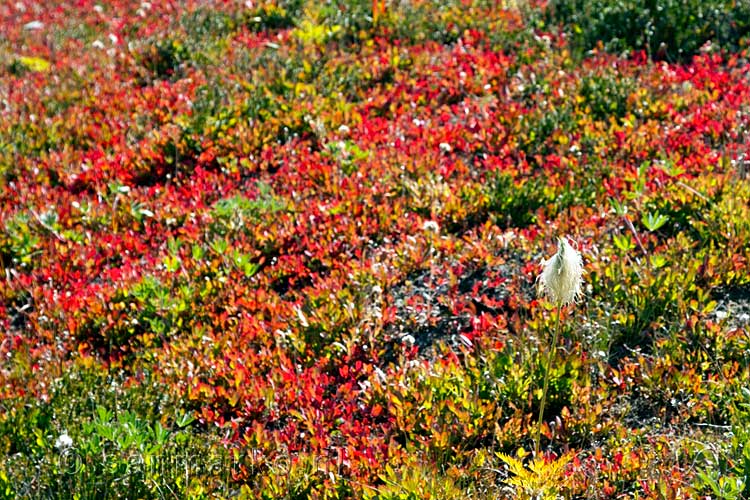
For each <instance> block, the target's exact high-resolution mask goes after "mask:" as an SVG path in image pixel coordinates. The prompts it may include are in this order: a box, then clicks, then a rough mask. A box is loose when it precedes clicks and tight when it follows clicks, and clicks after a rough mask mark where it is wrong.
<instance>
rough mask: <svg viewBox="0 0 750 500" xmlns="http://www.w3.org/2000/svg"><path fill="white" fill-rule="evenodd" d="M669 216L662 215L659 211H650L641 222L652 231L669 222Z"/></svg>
mask: <svg viewBox="0 0 750 500" xmlns="http://www.w3.org/2000/svg"><path fill="white" fill-rule="evenodd" d="M668 220H669V217H667V216H666V215H662V214H660V213H659V212H649V213H648V214H644V215H643V216H642V217H641V222H642V223H643V225H644V227H645V228H646V229H648V230H649V231H651V232H654V231H656V230H658V229H659V228H660V227H662V226H663V225H664V224H666V223H667V221H668Z"/></svg>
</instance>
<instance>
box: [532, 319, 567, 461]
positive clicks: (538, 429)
mask: <svg viewBox="0 0 750 500" xmlns="http://www.w3.org/2000/svg"><path fill="white" fill-rule="evenodd" d="M561 313H562V304H558V305H557V316H555V334H554V336H553V338H552V345H550V346H549V349H547V360H546V363H545V365H546V366H545V368H544V387H543V389H542V400H541V402H540V403H539V422H537V426H536V440H535V441H534V457H535V458H536V457H538V456H539V448H540V447H541V441H542V424H543V423H544V405H545V403H546V402H547V389H548V388H549V372H550V369H551V368H552V358H553V357H554V356H555V352H556V351H557V339H558V337H559V336H560V315H561Z"/></svg>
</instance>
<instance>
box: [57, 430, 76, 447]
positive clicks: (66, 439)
mask: <svg viewBox="0 0 750 500" xmlns="http://www.w3.org/2000/svg"><path fill="white" fill-rule="evenodd" d="M71 446H73V439H72V438H71V437H70V436H68V433H67V432H63V433H62V434H60V437H58V438H57V441H55V448H57V449H58V450H60V451H63V450H66V449H68V448H70V447H71Z"/></svg>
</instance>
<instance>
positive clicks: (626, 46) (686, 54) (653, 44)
mask: <svg viewBox="0 0 750 500" xmlns="http://www.w3.org/2000/svg"><path fill="white" fill-rule="evenodd" d="M546 16H547V20H548V22H551V23H555V24H562V26H563V29H565V30H566V31H568V32H570V34H571V37H572V40H573V44H574V46H575V47H576V48H577V49H578V50H580V51H586V50H590V49H592V48H594V47H596V46H597V44H598V43H599V42H602V43H603V44H604V48H605V49H607V50H610V51H615V52H622V51H631V50H646V51H647V52H648V53H649V55H651V56H652V57H654V58H656V59H667V60H681V61H685V60H689V59H690V58H691V57H692V56H693V55H695V54H696V53H698V51H699V50H700V48H701V47H702V46H703V45H704V44H706V42H709V41H711V42H712V43H716V44H718V45H719V46H721V47H723V48H727V49H730V50H732V49H736V48H738V47H739V46H741V45H742V44H743V39H744V38H746V37H747V36H748V34H749V33H750V3H747V2H736V1H731V0H708V1H704V0H593V1H589V0H552V1H551V2H550V4H549V6H548V9H547V11H546Z"/></svg>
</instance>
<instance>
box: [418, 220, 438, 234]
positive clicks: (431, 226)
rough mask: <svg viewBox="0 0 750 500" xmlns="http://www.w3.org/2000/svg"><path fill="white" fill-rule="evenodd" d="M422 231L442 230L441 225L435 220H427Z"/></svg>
mask: <svg viewBox="0 0 750 500" xmlns="http://www.w3.org/2000/svg"><path fill="white" fill-rule="evenodd" d="M422 231H434V232H436V233H439V232H440V226H439V225H438V223H437V222H435V221H434V220H426V221H424V222H423V223H422Z"/></svg>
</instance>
